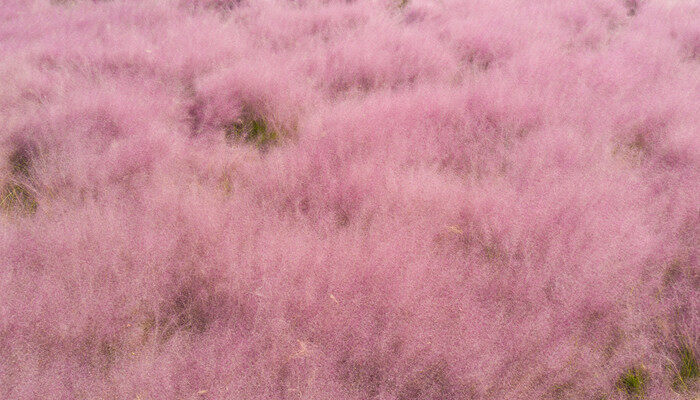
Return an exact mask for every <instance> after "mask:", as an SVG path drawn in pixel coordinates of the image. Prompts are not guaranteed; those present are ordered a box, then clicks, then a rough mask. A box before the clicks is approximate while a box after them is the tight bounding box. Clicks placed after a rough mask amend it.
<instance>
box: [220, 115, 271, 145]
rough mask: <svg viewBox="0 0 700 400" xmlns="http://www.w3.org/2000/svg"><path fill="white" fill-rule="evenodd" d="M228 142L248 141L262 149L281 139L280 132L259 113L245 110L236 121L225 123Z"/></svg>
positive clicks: (225, 134) (224, 127)
mask: <svg viewBox="0 0 700 400" xmlns="http://www.w3.org/2000/svg"><path fill="white" fill-rule="evenodd" d="M223 129H224V136H225V138H226V142H227V143H229V144H233V143H236V142H241V141H243V142H246V143H250V144H254V145H256V146H257V147H258V148H259V149H260V150H263V151H264V150H267V149H268V148H269V147H270V146H271V145H273V144H274V143H276V142H277V140H278V139H279V136H280V135H279V132H278V131H277V129H275V128H274V127H273V126H271V124H270V123H268V122H267V121H266V120H265V119H264V118H262V117H261V116H259V115H258V114H255V113H251V112H244V113H243V115H242V116H241V117H240V118H238V119H237V120H235V121H232V122H229V123H226V124H224V126H223Z"/></svg>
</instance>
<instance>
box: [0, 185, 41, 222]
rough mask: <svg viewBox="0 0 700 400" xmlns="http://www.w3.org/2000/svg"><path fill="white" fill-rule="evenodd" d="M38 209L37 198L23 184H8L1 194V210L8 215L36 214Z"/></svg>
mask: <svg viewBox="0 0 700 400" xmlns="http://www.w3.org/2000/svg"><path fill="white" fill-rule="evenodd" d="M38 207H39V203H38V202H37V200H36V196H34V194H33V193H32V192H31V190H29V188H27V187H26V186H25V185H23V184H21V183H16V182H8V183H6V184H5V186H4V187H3V189H2V192H0V209H2V210H3V211H5V212H6V213H12V212H20V213H23V214H34V213H35V212H36V210H37V208H38Z"/></svg>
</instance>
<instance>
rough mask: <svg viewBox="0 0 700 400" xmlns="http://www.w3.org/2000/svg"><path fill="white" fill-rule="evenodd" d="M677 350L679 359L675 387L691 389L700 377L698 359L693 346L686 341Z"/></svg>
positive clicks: (674, 381)
mask: <svg viewBox="0 0 700 400" xmlns="http://www.w3.org/2000/svg"><path fill="white" fill-rule="evenodd" d="M676 350H677V353H678V358H677V360H678V361H677V363H676V365H675V368H674V372H675V373H674V375H675V376H674V377H673V387H674V389H676V390H683V391H685V390H690V388H691V387H693V385H694V384H695V382H696V381H697V379H698V360H697V358H696V357H695V353H694V352H693V349H692V347H690V346H689V345H688V344H687V343H685V342H682V343H681V344H680V346H678V348H677V349H676Z"/></svg>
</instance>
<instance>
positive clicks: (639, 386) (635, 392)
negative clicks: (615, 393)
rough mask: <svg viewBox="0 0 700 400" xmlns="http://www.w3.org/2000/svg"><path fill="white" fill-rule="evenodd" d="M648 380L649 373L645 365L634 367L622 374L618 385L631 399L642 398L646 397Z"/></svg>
mask: <svg viewBox="0 0 700 400" xmlns="http://www.w3.org/2000/svg"><path fill="white" fill-rule="evenodd" d="M647 381H648V374H647V372H646V371H645V370H644V368H643V367H632V368H630V369H628V370H627V371H625V372H624V373H623V374H622V376H620V378H619V379H618V381H617V385H616V386H617V388H618V389H619V390H620V391H622V392H624V393H626V394H627V395H628V396H629V398H630V399H641V398H643V397H644V391H645V389H646V385H647Z"/></svg>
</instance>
